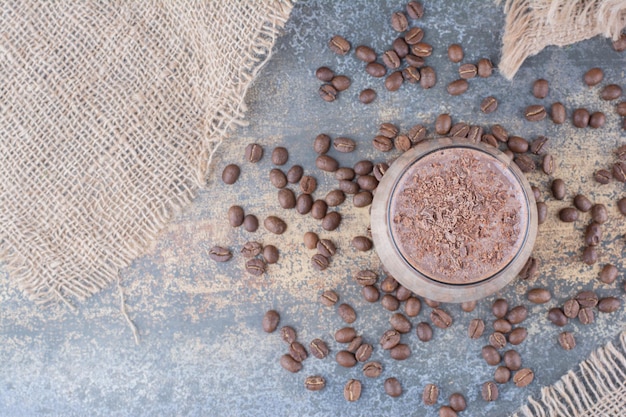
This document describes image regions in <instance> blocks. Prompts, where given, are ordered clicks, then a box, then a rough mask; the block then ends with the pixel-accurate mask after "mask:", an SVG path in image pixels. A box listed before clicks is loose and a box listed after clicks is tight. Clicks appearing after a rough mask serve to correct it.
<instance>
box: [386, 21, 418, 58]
mask: <svg viewBox="0 0 626 417" xmlns="http://www.w3.org/2000/svg"><path fill="white" fill-rule="evenodd" d="M414 29H419V28H413V29H410V30H409V32H408V33H407V35H406V37H407V38H408V34H409V33H411V32H412V31H413V30H414ZM419 30H421V29H419ZM418 42H419V41H418ZM391 47H392V48H393V51H394V52H395V53H396V55H398V58H400V59H402V58H404V57H405V56H407V55H408V54H409V45H407V41H406V40H405V38H403V37H401V36H399V37H397V38H396V39H395V40H394V41H393V43H392V44H391Z"/></svg>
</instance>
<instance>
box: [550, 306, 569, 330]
mask: <svg viewBox="0 0 626 417" xmlns="http://www.w3.org/2000/svg"><path fill="white" fill-rule="evenodd" d="M548 320H550V321H551V322H552V323H553V324H556V325H557V326H559V327H563V326H565V325H566V324H567V323H568V322H569V320H568V319H567V316H566V315H565V313H563V310H561V309H560V308H558V307H553V308H551V309H550V310H549V311H548Z"/></svg>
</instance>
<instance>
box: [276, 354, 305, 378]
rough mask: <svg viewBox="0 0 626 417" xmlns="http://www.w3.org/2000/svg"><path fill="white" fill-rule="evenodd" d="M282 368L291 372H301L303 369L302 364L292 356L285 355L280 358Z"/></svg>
mask: <svg viewBox="0 0 626 417" xmlns="http://www.w3.org/2000/svg"><path fill="white" fill-rule="evenodd" d="M280 366H282V367H283V368H284V369H286V370H287V371H289V372H293V373H296V372H299V371H300V370H301V369H302V364H301V363H300V362H298V361H296V360H295V359H294V358H293V357H292V356H291V355H290V354H288V353H287V354H284V355H283V356H281V357H280Z"/></svg>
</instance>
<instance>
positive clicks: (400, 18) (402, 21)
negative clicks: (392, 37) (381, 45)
mask: <svg viewBox="0 0 626 417" xmlns="http://www.w3.org/2000/svg"><path fill="white" fill-rule="evenodd" d="M391 27H392V28H393V30H395V31H396V32H404V31H405V30H407V28H408V27H409V22H408V21H407V19H406V15H405V14H404V13H402V12H395V13H394V14H392V15H391Z"/></svg>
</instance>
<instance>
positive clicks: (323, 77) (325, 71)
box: [315, 67, 335, 83]
mask: <svg viewBox="0 0 626 417" xmlns="http://www.w3.org/2000/svg"><path fill="white" fill-rule="evenodd" d="M315 76H316V77H317V79H318V80H320V81H324V82H326V83H327V82H329V81H330V80H332V79H333V77H334V76H335V72H334V71H333V70H331V69H330V68H328V67H319V68H318V69H317V70H315Z"/></svg>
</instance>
